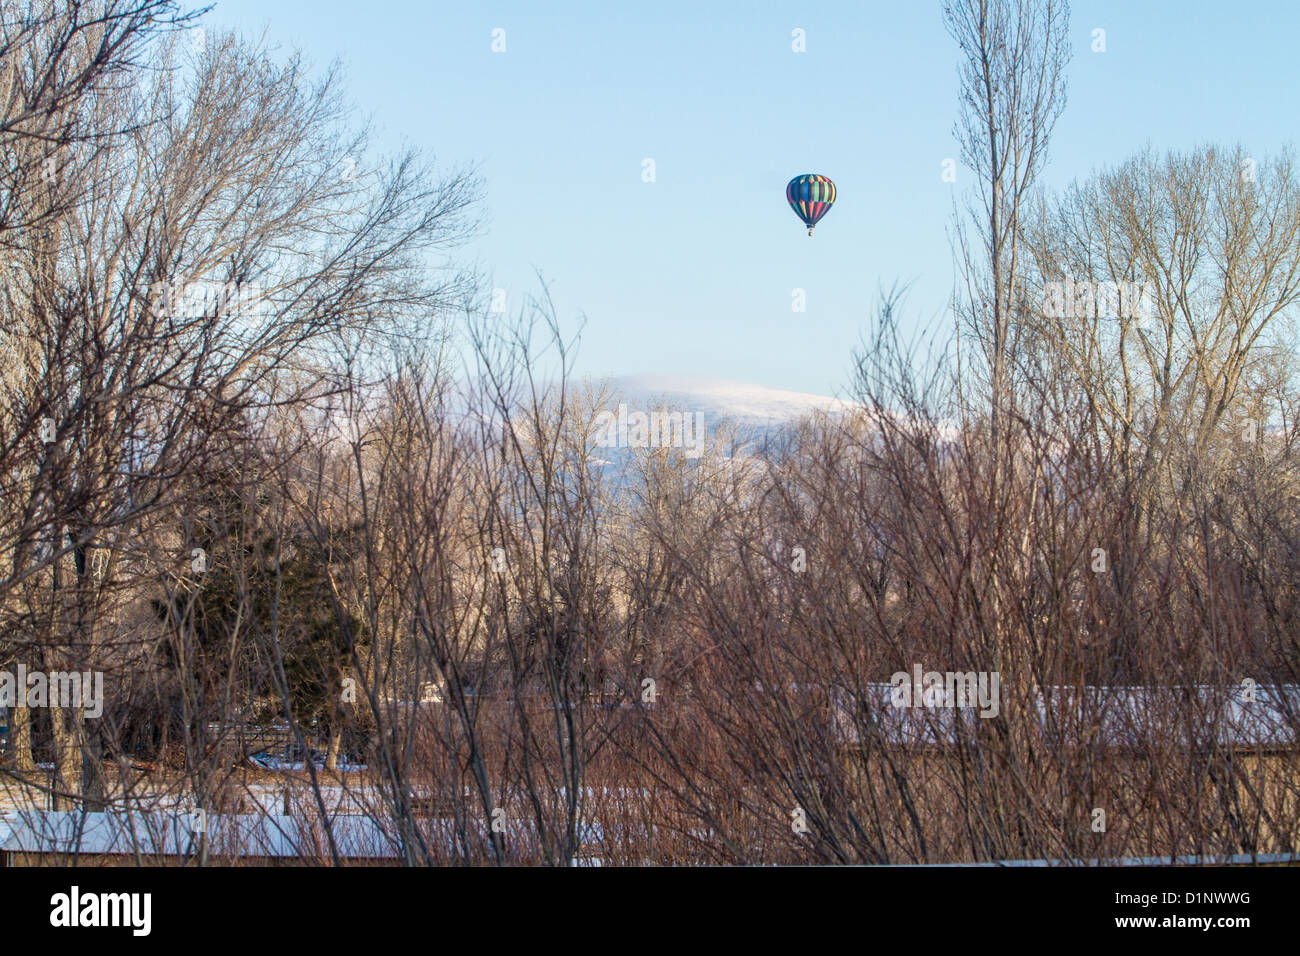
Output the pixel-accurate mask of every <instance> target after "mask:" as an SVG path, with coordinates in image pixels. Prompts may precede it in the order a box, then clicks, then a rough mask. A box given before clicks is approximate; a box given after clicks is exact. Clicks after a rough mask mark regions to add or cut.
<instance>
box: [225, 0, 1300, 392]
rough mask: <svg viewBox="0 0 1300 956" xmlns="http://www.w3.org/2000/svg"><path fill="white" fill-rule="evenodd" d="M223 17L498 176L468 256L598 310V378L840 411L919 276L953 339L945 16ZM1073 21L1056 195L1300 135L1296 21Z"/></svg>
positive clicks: (1228, 7)
mask: <svg viewBox="0 0 1300 956" xmlns="http://www.w3.org/2000/svg"><path fill="white" fill-rule="evenodd" d="M208 22H210V23H212V24H213V25H222V26H228V25H237V26H240V27H241V28H243V29H245V30H246V31H248V32H250V33H255V34H260V33H261V32H262V30H263V29H265V30H266V32H267V37H268V40H269V41H270V42H271V43H272V44H274V45H278V46H280V47H282V48H288V47H292V46H297V47H298V48H300V49H302V50H303V51H304V52H305V53H306V54H307V55H308V56H309V58H310V59H311V60H312V61H314V62H315V63H317V64H318V65H324V64H326V63H327V62H328V61H330V60H331V59H332V58H334V57H338V58H340V59H341V60H342V61H343V62H344V64H345V66H346V68H347V74H348V86H349V90H350V92H351V95H352V97H353V98H354V100H355V101H356V103H357V105H358V106H359V108H360V109H361V110H362V111H364V112H365V113H367V114H369V115H371V116H372V117H373V119H374V121H375V123H376V125H377V127H378V128H379V131H380V134H381V136H380V140H379V142H380V144H381V145H385V146H388V147H390V148H391V147H395V146H396V145H398V144H400V143H401V142H403V141H406V142H409V143H411V144H414V145H418V146H419V147H421V148H423V149H425V150H427V151H429V152H431V153H433V154H435V155H436V156H437V158H438V159H439V160H440V161H443V162H447V163H449V164H455V165H460V164H465V163H476V164H478V165H479V167H480V169H481V172H482V174H483V176H484V178H485V181H486V186H487V195H486V202H485V204H484V207H483V209H482V215H483V229H482V234H481V236H480V237H479V238H478V239H477V240H476V241H474V242H473V244H472V245H470V246H468V247H467V248H465V249H464V250H462V255H463V256H464V258H465V260H466V261H467V262H469V263H471V264H474V265H477V266H478V267H479V268H480V269H482V270H483V271H484V272H485V273H487V274H488V275H490V276H491V278H492V284H493V285H495V286H499V287H501V288H503V289H505V290H507V304H508V306H509V307H510V309H511V311H514V309H515V307H516V306H517V305H518V303H519V301H520V297H521V296H522V295H523V294H524V293H525V292H527V291H530V290H535V288H536V280H535V274H534V273H535V270H540V271H541V272H542V274H543V275H544V276H545V277H546V279H547V280H548V281H549V282H550V283H551V287H552V293H553V295H554V297H555V300H556V303H557V305H558V307H559V309H560V313H561V316H562V318H563V319H565V320H566V322H567V323H568V324H569V326H570V327H574V326H575V325H576V319H577V316H578V315H579V314H585V316H586V318H587V326H586V330H585V333H584V335H583V339H582V345H581V349H580V356H579V363H578V370H579V372H580V373H583V374H590V375H595V376H604V375H623V374H660V373H664V374H667V373H672V374H682V375H700V376H710V377H720V378H730V379H739V380H742V381H747V382H754V383H758V384H763V385H768V386H773V387H778V388H788V389H795V390H801V391H809V392H818V393H823V394H835V393H837V392H838V391H840V390H842V388H843V387H844V385H845V384H846V382H847V380H848V368H849V355H850V352H851V350H852V349H853V348H854V347H855V346H856V345H857V343H858V342H859V339H860V335H861V332H862V329H863V327H864V324H865V322H866V320H867V318H868V316H869V314H870V311H871V308H872V304H873V302H874V301H875V299H876V295H877V291H878V289H879V288H880V287H881V286H882V285H885V286H888V285H891V284H892V283H894V282H895V281H896V280H903V281H912V283H913V287H912V294H911V296H910V298H909V306H910V314H911V316H912V321H914V322H916V323H922V322H925V323H930V324H934V323H942V322H946V321H947V319H946V318H945V316H946V314H947V302H948V296H949V293H950V290H951V287H952V281H953V267H952V252H951V248H950V245H949V236H948V233H949V226H950V223H951V218H952V211H953V203H954V199H955V198H959V197H960V193H961V191H963V190H966V189H969V188H970V186H971V185H972V184H971V181H970V178H969V176H968V175H967V173H966V170H965V169H963V168H962V167H961V166H960V163H959V165H958V169H957V182H956V184H952V183H946V182H943V181H942V178H941V172H942V163H943V160H944V159H945V158H947V157H952V158H954V159H957V160H959V159H960V157H959V156H958V155H957V148H956V145H955V143H954V141H953V138H952V128H953V121H954V119H955V117H956V109H957V79H956V53H955V48H954V45H953V42H952V41H951V39H950V38H949V37H948V35H947V33H946V32H945V30H944V27H943V23H942V19H941V16H940V8H939V3H938V0H933V2H930V0H893V2H877V0H828V2H820V3H818V2H807V3H793V2H790V3H780V2H763V0H742V2H703V0H653V2H649V3H626V4H625V3H614V2H610V0H592V2H577V0H547V2H540V0H533V2H515V3H497V2H483V3H472V2H466V3H459V2H458V3H452V2H428V0H371V2H368V3H357V2H355V0H348V2H343V0H217V5H216V8H215V9H214V10H213V11H212V12H211V13H210V14H209V15H208ZM1071 23H1072V26H1071V37H1072V40H1073V46H1074V51H1075V55H1074V60H1073V62H1072V64H1071V66H1070V69H1069V83H1070V89H1069V102H1068V104H1067V106H1066V112H1065V114H1064V116H1063V117H1062V119H1061V121H1060V123H1059V124H1058V127H1057V134H1056V137H1055V140H1054V142H1053V146H1052V152H1051V156H1050V158H1049V165H1048V168H1047V170H1046V172H1045V176H1044V181H1045V182H1046V183H1047V184H1048V185H1051V186H1053V187H1056V186H1061V185H1064V184H1067V183H1068V182H1069V181H1070V180H1071V179H1073V178H1075V177H1083V176H1086V175H1087V174H1088V173H1089V172H1090V171H1091V170H1093V169H1094V168H1097V167H1100V166H1105V165H1108V164H1112V163H1116V162H1118V161H1121V160H1122V159H1124V158H1125V157H1127V156H1129V155H1130V154H1132V153H1133V152H1135V151H1137V150H1139V149H1141V148H1142V147H1143V146H1144V145H1146V144H1148V143H1150V144H1151V145H1152V146H1154V147H1156V148H1158V149H1162V150H1163V149H1166V148H1187V147H1190V146H1193V145H1195V144H1197V143H1204V142H1217V143H1223V144H1233V143H1241V144H1242V145H1243V146H1244V147H1245V148H1246V149H1247V150H1248V151H1249V152H1250V153H1251V154H1252V155H1257V156H1264V155H1268V154H1271V153H1275V152H1276V151H1277V150H1278V149H1280V148H1281V147H1282V146H1283V145H1286V144H1289V143H1294V142H1295V141H1296V139H1297V134H1296V130H1297V125H1298V123H1297V113H1298V111H1300V78H1298V77H1300V73H1298V71H1297V59H1298V58H1297V53H1296V37H1297V36H1298V35H1300V3H1297V2H1294V0H1252V2H1249V3H1244V2H1242V3H1229V2H1227V0H1113V2H1103V0H1095V2H1085V0H1078V2H1076V3H1074V4H1073V17H1072V21H1071ZM498 28H499V29H502V30H504V31H505V47H506V49H505V52H504V53H494V52H493V50H492V45H493V31H494V30H496V29H498ZM796 28H799V29H802V30H803V31H804V33H805V36H806V47H807V49H806V52H803V53H796V52H794V51H793V50H792V42H793V40H792V31H794V30H795V29H796ZM1095 28H1102V29H1104V30H1105V31H1106V36H1105V41H1106V51H1105V52H1104V53H1094V52H1092V50H1091V46H1092V43H1093V36H1092V34H1093V30H1094V29H1095ZM646 159H652V160H653V161H654V164H655V181H654V182H653V183H647V182H643V161H644V160H646ZM804 172H817V173H824V174H825V175H828V176H830V177H831V178H832V179H834V180H835V183H836V185H837V187H838V198H837V201H836V204H835V207H834V209H832V210H831V212H830V213H828V214H827V216H826V218H825V219H824V220H823V221H822V223H821V224H820V225H819V226H818V227H817V232H816V236H815V238H812V239H810V238H808V236H807V233H806V230H805V229H803V228H802V227H801V226H800V223H799V221H798V220H797V219H796V218H795V216H794V214H793V213H792V212H791V211H790V209H789V207H788V206H787V205H786V202H785V194H784V189H785V184H786V182H787V181H788V180H789V179H790V178H791V177H792V176H794V175H797V174H799V173H804ZM796 288H802V289H804V290H806V296H807V311H806V312H804V313H802V314H800V313H795V312H793V311H792V308H791V302H792V290H794V289H796Z"/></svg>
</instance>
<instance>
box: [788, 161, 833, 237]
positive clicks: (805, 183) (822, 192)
mask: <svg viewBox="0 0 1300 956" xmlns="http://www.w3.org/2000/svg"><path fill="white" fill-rule="evenodd" d="M785 199H786V202H788V203H789V204H790V208H791V209H793V210H794V214H795V215H796V216H798V217H799V218H800V219H802V220H803V224H804V225H805V226H807V227H808V235H810V236H811V235H812V234H813V226H815V225H817V223H818V221H819V220H820V219H821V217H822V216H824V215H826V213H827V212H829V211H830V208H831V204H832V203H834V202H835V184H834V183H833V182H831V180H830V177H829V176H819V175H817V174H816V173H804V174H803V175H802V176H796V177H795V178H794V179H792V180H790V182H789V184H788V185H787V186H786V187H785Z"/></svg>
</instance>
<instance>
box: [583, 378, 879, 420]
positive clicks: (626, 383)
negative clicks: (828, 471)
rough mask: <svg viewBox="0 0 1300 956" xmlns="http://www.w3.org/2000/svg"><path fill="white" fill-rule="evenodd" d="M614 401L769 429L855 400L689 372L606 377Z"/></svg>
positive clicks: (843, 407)
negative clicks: (613, 394)
mask: <svg viewBox="0 0 1300 956" xmlns="http://www.w3.org/2000/svg"><path fill="white" fill-rule="evenodd" d="M606 381H608V382H609V384H610V385H611V387H612V388H613V390H614V392H615V397H616V399H617V400H620V401H623V402H626V403H627V404H628V406H629V407H633V406H635V407H636V408H638V409H641V410H649V409H650V408H651V407H655V406H656V405H658V404H664V405H667V406H668V407H669V408H670V409H680V410H682V411H692V412H695V411H699V412H703V413H704V415H705V417H706V419H707V420H708V423H709V428H710V430H712V429H713V428H714V427H715V426H716V424H718V423H719V422H721V421H723V420H727V421H731V422H733V423H735V424H737V425H743V426H751V427H758V428H771V427H774V426H779V425H784V424H787V423H789V422H792V421H795V420H797V419H799V418H803V417H804V416H806V415H809V414H811V413H812V412H814V411H823V412H828V413H832V414H834V413H838V412H843V411H846V410H848V409H849V408H851V407H852V406H853V404H854V403H852V402H847V401H844V400H843V399H839V398H833V397H831V396H828V395H816V394H813V393H810V392H796V391H791V390H788V389H780V388H771V387H769V386H766V385H754V384H752V383H748V382H737V381H732V380H730V379H721V378H707V377H701V376H687V375H629V376H619V377H615V378H610V379H607V380H606Z"/></svg>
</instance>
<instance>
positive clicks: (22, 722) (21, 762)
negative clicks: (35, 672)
mask: <svg viewBox="0 0 1300 956" xmlns="http://www.w3.org/2000/svg"><path fill="white" fill-rule="evenodd" d="M25 693H26V688H23V689H21V691H20V692H19V694H20V695H21V694H25ZM9 747H10V750H11V753H12V756H11V757H10V761H11V764H12V766H13V768H14V770H16V771H18V772H19V773H30V772H31V771H33V770H35V769H36V762H35V761H34V760H32V712H31V711H30V710H28V709H27V708H26V707H25V706H23V705H22V704H21V703H18V704H15V705H14V708H13V709H12V710H11V711H10V712H9Z"/></svg>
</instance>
